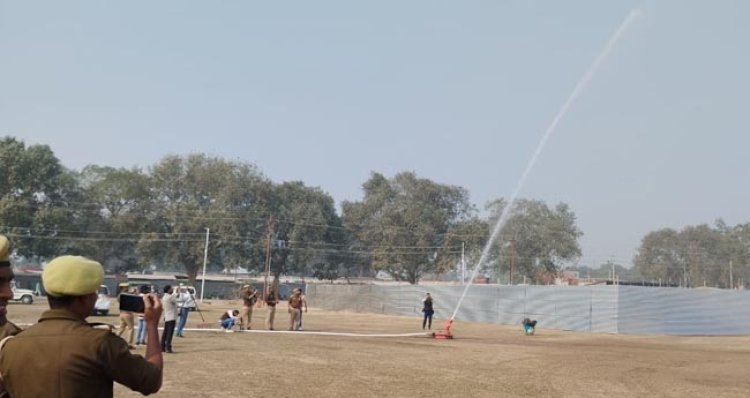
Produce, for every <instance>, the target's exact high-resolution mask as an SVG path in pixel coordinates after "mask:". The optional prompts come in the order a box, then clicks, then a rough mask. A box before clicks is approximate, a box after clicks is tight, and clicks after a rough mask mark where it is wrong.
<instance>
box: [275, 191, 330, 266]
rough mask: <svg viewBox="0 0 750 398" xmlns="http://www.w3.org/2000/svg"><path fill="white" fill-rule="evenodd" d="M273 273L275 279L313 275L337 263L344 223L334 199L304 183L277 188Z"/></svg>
mask: <svg viewBox="0 0 750 398" xmlns="http://www.w3.org/2000/svg"><path fill="white" fill-rule="evenodd" d="M276 198H277V201H276V206H275V207H274V219H273V231H272V232H273V234H272V242H271V243H272V246H273V248H272V251H271V253H272V262H271V269H272V271H273V273H274V274H275V275H279V274H281V273H288V272H294V273H297V274H302V275H309V274H313V273H314V272H315V268H320V267H326V266H327V264H329V263H332V262H337V258H336V257H335V256H332V253H335V252H337V251H338V250H341V249H342V248H341V247H340V246H337V245H338V244H341V243H343V242H342V241H341V236H340V233H341V231H340V229H341V220H340V218H339V216H338V215H337V214H336V207H335V203H334V201H333V198H332V197H331V196H330V195H329V194H327V193H325V192H323V191H322V190H321V189H319V188H314V187H307V186H305V185H304V183H302V182H300V181H292V182H284V183H282V184H280V185H278V186H277V187H276Z"/></svg>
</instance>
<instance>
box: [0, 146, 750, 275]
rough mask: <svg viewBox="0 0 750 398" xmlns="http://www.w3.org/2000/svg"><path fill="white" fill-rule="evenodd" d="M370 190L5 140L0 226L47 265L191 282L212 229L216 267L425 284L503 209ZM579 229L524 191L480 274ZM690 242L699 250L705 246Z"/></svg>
mask: <svg viewBox="0 0 750 398" xmlns="http://www.w3.org/2000/svg"><path fill="white" fill-rule="evenodd" d="M362 189H363V193H364V195H363V198H362V199H361V200H359V201H344V202H343V203H341V210H340V214H339V211H337V208H336V203H335V201H334V199H333V198H332V197H331V196H330V195H329V194H328V193H326V192H324V191H322V190H321V189H319V188H317V187H309V186H306V185H305V184H304V183H303V182H300V181H292V182H282V183H275V182H273V181H271V180H269V179H268V178H266V177H265V176H264V175H263V174H262V172H261V171H260V170H259V169H258V168H257V167H256V166H255V165H253V164H250V163H245V162H239V161H229V160H226V159H222V158H220V157H212V156H207V155H205V154H191V155H187V156H174V155H172V156H166V157H164V158H163V159H162V160H161V161H159V162H158V163H156V164H154V165H151V166H148V167H146V168H144V169H140V168H131V169H126V168H114V167H109V166H98V165H89V166H86V167H84V168H83V169H82V170H70V169H66V168H65V167H63V166H62V165H61V163H60V161H59V159H58V158H57V157H56V156H55V154H54V153H53V151H52V150H51V149H50V148H49V146H46V145H29V146H26V145H25V143H24V142H23V141H21V140H18V139H16V138H13V137H4V138H2V139H0V233H4V234H7V235H8V236H9V237H10V238H11V239H12V241H13V244H14V249H15V254H16V255H19V256H24V257H27V258H31V259H35V260H38V261H44V260H46V259H50V258H52V257H54V256H57V255H60V254H80V255H85V256H88V257H91V258H94V259H97V260H99V261H101V262H102V263H103V264H104V265H105V267H106V268H107V270H108V271H110V272H116V273H120V272H125V271H130V270H143V269H147V268H148V269H150V268H152V267H156V268H157V269H160V270H172V271H184V272H185V273H187V275H188V277H189V278H190V280H191V281H192V280H195V277H196V275H197V273H198V271H199V269H201V268H202V265H203V256H204V245H205V242H206V240H205V235H206V230H207V229H208V230H210V239H209V250H208V252H209V254H210V255H209V266H210V268H211V269H212V270H227V271H229V272H231V270H234V269H237V268H238V267H242V268H246V269H249V270H250V271H252V272H262V271H263V269H264V267H265V264H266V254H267V252H268V250H267V249H268V247H269V246H270V247H271V250H270V253H271V263H270V269H271V272H272V273H273V274H274V275H275V276H278V275H281V274H301V275H306V276H315V277H318V278H320V279H329V280H334V279H337V278H340V277H344V278H348V277H355V276H371V275H374V274H375V273H376V272H378V271H385V272H387V273H388V274H390V275H391V276H392V277H393V278H395V279H396V280H401V281H408V282H410V283H418V282H419V280H420V279H421V278H423V277H424V276H425V275H426V274H433V275H434V274H437V275H439V274H444V273H446V272H450V271H452V270H455V268H456V265H457V263H458V262H459V261H460V259H461V255H462V247H465V249H466V250H465V256H466V259H467V263H468V264H470V265H472V264H474V262H475V261H476V260H477V259H478V258H479V256H480V253H481V250H482V248H483V247H484V246H485V244H486V243H487V239H488V237H489V234H490V228H491V226H493V225H494V223H495V221H496V220H497V218H498V217H499V215H500V214H501V212H502V210H503V209H504V208H505V207H506V206H507V203H506V201H505V200H503V199H498V200H495V201H493V202H491V203H489V204H488V205H487V206H486V208H485V209H484V210H485V212H483V213H484V214H486V216H480V212H479V210H478V209H477V208H476V206H474V205H472V204H471V202H470V201H469V194H468V192H467V191H466V189H464V188H461V187H457V186H451V185H444V184H439V183H436V182H434V181H431V180H429V179H424V178H419V177H418V176H417V175H415V174H414V173H412V172H402V173H399V174H397V175H395V176H393V177H392V178H387V177H386V176H383V175H382V174H380V173H377V172H373V173H372V175H371V176H370V178H369V179H368V180H367V181H365V182H364V183H363V184H362ZM699 229H700V228H699ZM726 230H727V231H730V232H731V231H739V230H742V231H745V232H743V233H744V235H742V236H744V237H745V239H744V240H741V239H740V240H738V242H739V243H738V245H734V246H732V249H731V250H733V251H732V253H733V254H731V255H729V256H728V257H727V256H724V257H722V259H724V258H729V257H731V258H732V259H734V261H735V263H734V266H735V267H736V269H737V271H736V272H737V275H738V279H737V281H740V280H746V278H747V276H746V273H745V271H746V269H747V258H748V255H747V254H748V253H749V252H750V249H748V246H749V245H748V239H747V237H748V234H747V231H748V227H747V226H744V227H742V226H738V227H735V228H726ZM725 232H726V231H725ZM725 232H722V234H724V235H727V236H728V235H731V234H734V233H735V232H731V233H730V232H726V233H725ZM581 236H582V233H581V231H580V230H579V229H578V227H577V225H576V217H575V214H574V212H573V211H572V210H571V209H570V208H569V206H568V205H566V204H565V203H559V204H557V205H556V206H554V207H549V206H548V205H547V204H545V203H544V202H541V201H537V200H528V199H521V200H518V201H516V202H515V204H514V207H513V209H511V217H510V218H509V220H508V222H507V223H506V225H505V227H504V229H503V230H502V231H501V234H500V239H498V242H494V244H495V246H494V248H493V250H491V251H490V253H491V255H490V256H489V258H488V259H487V261H486V262H485V264H484V268H483V269H482V272H483V273H486V274H492V275H495V276H497V277H501V278H504V279H503V280H502V281H503V282H507V281H508V278H510V275H511V274H512V275H513V281H512V282H514V283H515V282H518V281H520V280H522V279H521V278H525V279H526V280H527V281H530V282H545V281H548V280H549V279H550V277H551V276H554V275H556V274H557V272H558V271H559V270H560V269H561V267H562V266H563V265H565V264H571V263H575V261H576V260H577V259H578V258H580V256H581V250H580V247H579V243H578V239H579V238H580V237H581ZM650 236H651V235H649V236H647V237H646V238H645V239H644V244H643V246H642V248H641V253H640V254H639V256H638V257H637V258H636V267H637V268H638V271H639V272H640V273H641V274H642V275H644V276H648V277H649V278H661V277H664V278H665V279H666V278H669V277H670V276H672V275H676V274H674V273H670V272H672V271H673V270H674V269H676V267H677V268H679V267H680V266H681V263H665V262H664V261H666V260H663V261H662V260H659V261H656V260H654V259H653V258H652V257H647V256H646V254H647V253H650V252H646V251H644V250H646V249H648V248H651V249H648V250H652V251H653V250H655V249H654V248H653V246H654V245H655V244H660V242H666V241H665V240H654V239H650V238H649V237H650ZM732 236H734V235H732ZM649 239H650V240H649ZM652 240H653V241H654V242H655V243H653V244H652V243H651V241H652ZM691 242H693V243H692V245H693V246H691V247H692V248H693V250H694V252H695V253H698V252H699V251H700V249H701V248H703V247H704V246H703V244H702V243H701V242H702V241H701V240H698V239H693V240H691ZM667 243H668V242H667ZM670 244H671V243H670ZM719 246H720V247H719ZM719 246H717V247H718V248H717V250H720V249H721V248H724V246H721V245H719ZM705 247H706V248H707V247H708V246H705ZM644 248H646V249H644ZM715 253H718V252H716V251H714V252H710V253H709V252H706V258H708V257H710V255H712V254H715ZM723 255H724V254H723V252H722V256H723ZM662 258H663V257H659V259H662ZM689 259H690V261H691V262H690V263H689V264H687V265H688V266H690V267H689V268H690V269H691V270H693V271H691V272H693V273H692V274H690V277H689V278H690V279H689V281H696V280H697V279H696V278H698V277H699V276H701V277H703V275H705V277H706V278H713V277H715V278H717V279H708V280H709V281H710V283H712V284H716V285H719V282H718V281H719V279H720V278H721V277H723V276H722V274H721V273H720V272H702V271H696V270H697V269H699V268H696V267H699V266H700V265H699V264H703V267H704V268H705V269H709V268H710V267H708V266H707V265H706V264H708V263H705V262H703V263H701V262H700V261H699V258H698V257H696V256H695V255H694V256H692V257H689ZM660 261H661V262H660ZM717 261H718V260H717ZM712 264H713V263H712ZM717 264H718V263H717ZM511 268H512V273H511ZM701 272H702V273H701ZM661 273H663V276H662V274H661ZM672 277H674V276H672ZM743 278H744V279H743ZM722 286H723V285H722Z"/></svg>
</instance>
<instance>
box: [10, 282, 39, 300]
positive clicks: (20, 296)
mask: <svg viewBox="0 0 750 398" xmlns="http://www.w3.org/2000/svg"><path fill="white" fill-rule="evenodd" d="M10 288H11V290H13V301H20V302H22V303H24V304H31V303H33V302H34V291H33V290H29V289H21V288H18V287H16V284H15V283H12V284H11V285H10Z"/></svg>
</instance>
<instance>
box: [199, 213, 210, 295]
mask: <svg viewBox="0 0 750 398" xmlns="http://www.w3.org/2000/svg"><path fill="white" fill-rule="evenodd" d="M209 233H210V230H209V229H208V228H206V246H205V247H204V248H203V278H202V279H201V304H203V291H204V290H206V263H207V262H208V235H209Z"/></svg>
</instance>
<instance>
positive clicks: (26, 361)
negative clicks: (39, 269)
mask: <svg viewBox="0 0 750 398" xmlns="http://www.w3.org/2000/svg"><path fill="white" fill-rule="evenodd" d="M103 279H104V270H103V269H102V266H101V265H100V264H99V263H97V262H95V261H92V260H89V259H87V258H84V257H78V256H62V257H58V258H56V259H54V260H52V261H51V262H50V263H49V264H47V266H46V267H45V269H44V272H43V273H42V283H43V284H44V289H45V290H46V291H47V294H48V301H49V306H50V310H48V311H45V312H44V313H43V314H42V316H41V318H39V323H37V324H36V325H33V326H31V327H29V328H28V329H26V330H24V331H23V332H21V333H19V334H18V335H16V336H15V337H12V338H10V339H9V340H7V341H6V342H5V345H4V346H3V347H2V349H1V350H0V396H4V394H7V395H8V396H9V397H11V398H36V397H39V398H41V397H60V398H87V397H92V398H93V397H112V396H113V381H116V382H118V383H120V384H123V385H125V386H127V387H130V388H131V389H133V390H135V391H138V392H140V393H142V394H146V395H147V394H152V393H155V392H157V391H159V388H161V383H162V368H163V363H162V354H161V347H159V335H158V333H159V332H158V329H157V327H158V324H159V319H160V317H161V312H162V308H161V302H160V301H159V297H158V296H156V295H154V294H149V295H146V296H144V297H143V301H144V307H145V318H146V322H147V323H148V333H149V336H148V346H147V348H146V358H144V357H142V356H140V355H134V354H131V353H130V350H129V349H128V343H127V342H125V340H123V339H121V338H120V337H117V336H115V335H114V334H113V333H111V332H110V331H109V330H105V329H99V328H95V327H94V326H93V325H91V324H88V323H86V321H85V319H86V317H87V316H88V315H89V314H91V311H92V310H93V308H94V304H95V303H96V299H97V290H98V289H99V285H101V283H102V281H103ZM40 353H41V354H40ZM45 353H49V354H50V355H46V354H45Z"/></svg>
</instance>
